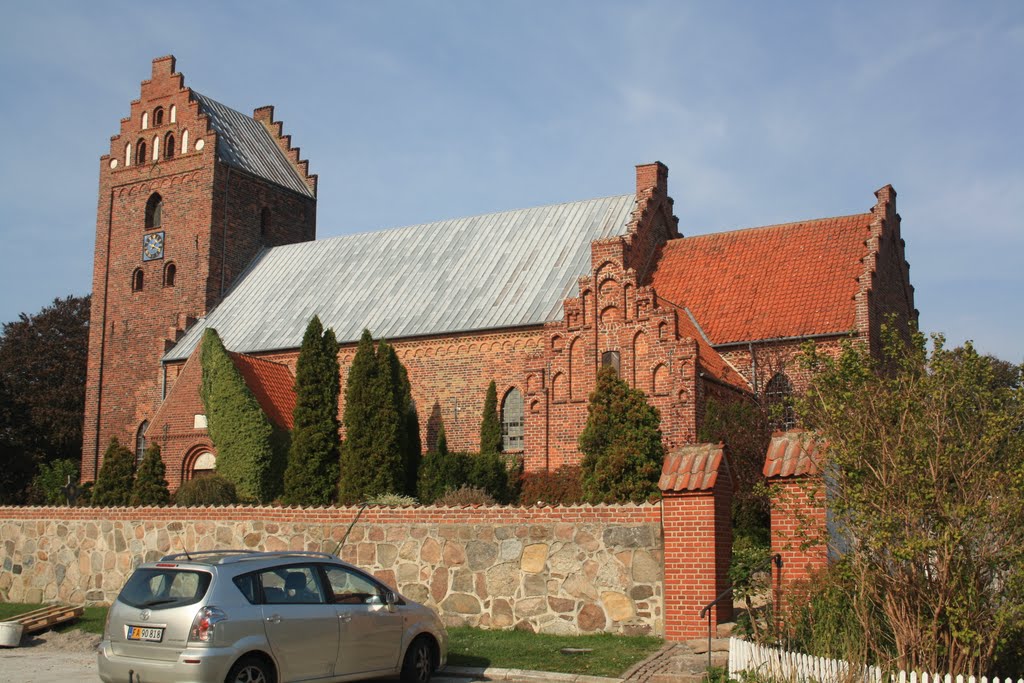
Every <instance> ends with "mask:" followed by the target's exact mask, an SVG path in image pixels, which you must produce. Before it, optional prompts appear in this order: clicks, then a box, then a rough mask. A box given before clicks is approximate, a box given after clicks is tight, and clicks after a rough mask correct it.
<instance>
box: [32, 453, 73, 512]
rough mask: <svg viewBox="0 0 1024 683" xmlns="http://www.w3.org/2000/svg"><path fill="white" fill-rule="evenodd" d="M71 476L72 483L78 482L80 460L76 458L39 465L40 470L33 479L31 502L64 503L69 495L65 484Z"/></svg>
mask: <svg viewBox="0 0 1024 683" xmlns="http://www.w3.org/2000/svg"><path fill="white" fill-rule="evenodd" d="M68 477H71V483H72V484H76V485H77V484H78V462H77V461H75V460H54V461H53V462H51V463H43V464H42V465H40V466H39V472H38V473H37V474H36V476H35V477H34V478H33V479H32V488H31V489H30V491H29V502H31V503H33V504H37V505H64V504H65V503H67V500H68V499H67V495H66V494H65V493H64V486H66V485H67V483H68Z"/></svg>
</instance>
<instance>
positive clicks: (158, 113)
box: [153, 107, 164, 126]
mask: <svg viewBox="0 0 1024 683" xmlns="http://www.w3.org/2000/svg"><path fill="white" fill-rule="evenodd" d="M153 125H154V126H162V125H164V108H163V107H157V108H156V109H154V110H153Z"/></svg>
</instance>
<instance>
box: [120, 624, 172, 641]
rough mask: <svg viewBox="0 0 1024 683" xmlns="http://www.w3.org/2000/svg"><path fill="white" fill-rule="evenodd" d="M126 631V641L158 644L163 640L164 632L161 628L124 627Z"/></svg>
mask: <svg viewBox="0 0 1024 683" xmlns="http://www.w3.org/2000/svg"><path fill="white" fill-rule="evenodd" d="M125 628H126V629H127V630H128V633H127V634H126V636H125V637H126V638H127V639H128V640H151V641H153V642H156V643H159V642H160V641H161V640H163V638H164V630H163V629H162V628H149V627H145V626H126V627H125Z"/></svg>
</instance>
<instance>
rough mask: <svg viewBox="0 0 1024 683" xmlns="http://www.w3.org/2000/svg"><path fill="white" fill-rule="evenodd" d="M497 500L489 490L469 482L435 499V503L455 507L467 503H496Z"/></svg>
mask: <svg viewBox="0 0 1024 683" xmlns="http://www.w3.org/2000/svg"><path fill="white" fill-rule="evenodd" d="M497 502H498V501H496V500H494V498H493V497H492V496H491V495H490V494H489V493H487V491H484V490H483V489H481V488H476V487H475V486H469V485H468V484H467V485H465V486H461V487H459V488H457V489H454V490H452V491H449V492H448V493H446V494H444V495H443V496H441V497H440V498H438V499H437V500H435V501H434V505H438V506H440V507H449V508H454V507H464V506H466V505H496V504H497Z"/></svg>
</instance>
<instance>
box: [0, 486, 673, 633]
mask: <svg viewBox="0 0 1024 683" xmlns="http://www.w3.org/2000/svg"><path fill="white" fill-rule="evenodd" d="M355 515H356V510H355V509H354V508H307V509H299V508H246V507H224V508H189V509H182V508H104V509H95V508H27V507H26V508H0V544H2V548H3V553H2V557H3V565H2V568H0V599H2V600H4V601H25V602H45V601H52V600H61V601H66V602H72V603H80V602H83V601H87V602H97V603H107V602H110V601H111V600H112V599H113V598H114V597H115V596H116V595H117V592H118V591H119V590H120V588H121V586H122V585H123V583H124V581H125V579H126V578H127V576H128V574H129V573H130V572H131V570H132V569H133V568H134V567H135V566H137V565H138V564H139V563H141V562H144V561H151V560H154V559H157V558H158V557H160V556H161V555H163V554H165V553H170V552H181V551H182V550H184V549H186V548H187V549H189V550H196V549H199V548H203V549H210V548H251V549H253V550H272V551H280V550H326V551H328V552H331V551H333V550H334V548H335V546H336V544H337V543H338V541H340V540H341V539H342V537H343V536H344V533H345V530H346V529H347V528H348V525H349V523H350V522H351V521H352V520H353V518H354V517H355ZM341 554H342V557H343V558H344V559H346V560H348V561H350V562H353V563H356V564H358V565H360V566H362V567H364V568H366V569H368V570H370V571H372V572H373V573H374V574H375V575H376V576H377V577H378V578H380V579H381V580H382V581H384V582H385V583H387V584H389V585H391V586H393V587H397V588H398V590H399V591H401V592H402V593H403V594H404V595H407V596H408V597H410V598H412V599H414V600H417V601H422V602H424V603H426V604H428V605H430V606H432V607H434V608H435V609H437V610H438V611H439V612H440V614H441V615H442V616H443V618H444V619H445V621H446V622H447V623H449V624H469V625H474V626H481V627H484V628H508V627H516V628H520V629H528V630H534V631H543V632H550V633H567V634H568V633H585V632H597V631H608V632H615V633H625V634H661V633H662V628H663V627H662V623H663V617H664V615H663V612H662V605H663V599H662V595H663V587H662V570H661V567H662V561H663V551H662V538H661V508H660V506H658V505H641V506H635V505H623V506H597V507H591V506H580V507H565V508H555V507H548V508H540V507H532V508H515V507H490V508H434V507H421V508H367V509H366V510H365V511H364V513H363V515H362V516H361V517H360V518H359V521H358V522H357V523H356V525H355V526H354V527H353V528H352V532H351V535H350V536H349V538H348V541H347V543H346V545H345V547H344V549H343V551H342V553H341Z"/></svg>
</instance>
